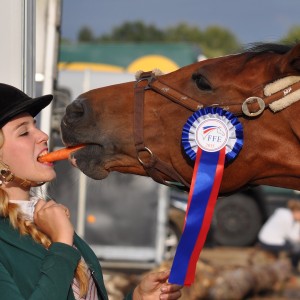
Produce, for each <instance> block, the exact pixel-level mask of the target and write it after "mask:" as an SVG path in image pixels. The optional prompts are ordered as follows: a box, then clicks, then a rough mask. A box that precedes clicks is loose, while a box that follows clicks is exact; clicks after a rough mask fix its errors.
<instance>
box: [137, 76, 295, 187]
mask: <svg viewBox="0 0 300 300" xmlns="http://www.w3.org/2000/svg"><path fill="white" fill-rule="evenodd" d="M299 89H300V81H297V82H295V83H293V84H291V85H290V86H289V87H288V88H285V89H281V90H278V91H275V92H274V93H273V94H272V95H267V96H265V97H264V98H260V97H256V96H252V97H249V98H247V99H246V100H244V102H243V103H228V104H226V105H224V104H210V105H204V104H201V103H199V101H196V100H195V99H193V98H191V97H189V96H187V95H185V94H183V93H181V92H179V91H177V90H176V89H174V88H172V87H170V86H168V85H167V84H166V83H164V82H162V81H161V80H160V79H159V77H157V76H156V75H155V74H154V73H153V72H152V71H149V72H142V73H141V74H140V75H139V78H138V80H137V82H136V84H135V87H134V92H135V95H134V102H135V104H134V125H133V126H134V127H133V131H134V140H135V147H136V151H137V158H138V160H139V162H140V163H141V165H142V166H143V167H144V169H145V171H146V173H147V174H148V175H149V176H150V177H152V179H154V180H155V181H157V182H159V183H162V184H165V185H168V186H177V187H181V188H183V189H184V187H186V188H189V187H190V184H189V183H188V182H187V181H186V180H185V179H184V178H183V177H182V176H181V175H180V174H179V173H178V172H177V171H176V170H174V169H173V168H172V167H170V166H169V165H167V164H166V163H164V162H163V161H161V160H160V159H159V158H157V157H156V156H155V154H154V153H153V152H152V151H151V150H150V149H149V148H148V147H147V146H146V145H145V143H144V124H143V122H144V98H145V92H146V91H147V90H153V91H155V92H157V93H158V94H160V95H162V96H164V97H166V98H167V99H169V100H171V101H173V102H175V103H177V104H179V105H181V106H182V107H185V108H186V109H188V110H190V111H191V112H195V111H197V110H199V109H201V108H204V107H216V106H217V107H220V108H222V109H224V110H227V111H230V112H231V113H232V114H234V115H235V116H237V117H241V116H244V117H245V116H246V117H250V118H251V117H257V116H259V115H260V114H262V112H263V111H264V110H265V109H266V108H268V107H269V106H271V104H272V103H274V102H276V101H278V100H279V99H281V98H283V97H286V95H287V93H290V92H291V91H295V90H299ZM142 152H144V153H147V154H148V156H149V159H148V161H147V162H145V160H143V159H142V158H141V153H142ZM162 174H165V175H167V176H168V177H170V178H172V179H173V180H175V182H173V181H165V180H164V179H163V178H162Z"/></svg>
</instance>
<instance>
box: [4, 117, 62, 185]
mask: <svg viewBox="0 0 300 300" xmlns="http://www.w3.org/2000/svg"><path fill="white" fill-rule="evenodd" d="M2 131H3V135H4V144H3V146H2V148H1V149H0V158H1V160H2V161H3V162H4V163H5V164H7V165H8V166H9V168H10V170H11V172H12V173H13V174H15V175H16V176H17V177H20V178H22V179H27V180H30V181H35V182H41V181H43V182H48V181H51V180H52V179H54V178H55V176H56V174H55V171H54V168H53V164H52V163H40V162H38V160H37V158H38V157H39V155H41V154H42V153H44V152H48V147H47V141H48V135H47V134H45V133H44V132H42V131H41V130H39V129H38V128H37V127H36V124H35V120H34V119H33V117H32V116H31V115H29V114H28V113H23V114H20V115H18V116H17V117H15V118H13V119H12V120H11V121H9V122H8V123H7V124H5V125H4V126H3V127H2Z"/></svg>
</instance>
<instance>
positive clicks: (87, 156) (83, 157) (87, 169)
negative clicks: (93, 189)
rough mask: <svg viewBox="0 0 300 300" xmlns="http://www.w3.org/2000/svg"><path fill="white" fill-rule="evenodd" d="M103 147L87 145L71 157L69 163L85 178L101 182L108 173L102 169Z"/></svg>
mask: <svg viewBox="0 0 300 300" xmlns="http://www.w3.org/2000/svg"><path fill="white" fill-rule="evenodd" d="M103 156H104V152H103V147H102V146H101V145H98V144H87V145H86V146H85V147H83V148H82V149H79V150H77V151H76V152H74V153H73V154H72V155H71V163H72V165H73V166H75V167H77V168H78V169H79V170H80V171H81V172H83V173H84V174H85V175H86V176H88V177H90V178H92V179H96V180H101V179H104V178H106V177H107V176H108V173H109V171H108V170H106V169H105V168H104V162H103V159H102V158H103Z"/></svg>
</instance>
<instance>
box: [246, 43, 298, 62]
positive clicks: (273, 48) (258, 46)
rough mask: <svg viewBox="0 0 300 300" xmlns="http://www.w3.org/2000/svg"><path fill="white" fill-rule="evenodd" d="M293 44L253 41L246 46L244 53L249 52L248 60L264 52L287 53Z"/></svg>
mask: <svg viewBox="0 0 300 300" xmlns="http://www.w3.org/2000/svg"><path fill="white" fill-rule="evenodd" d="M292 47H293V45H285V44H275V43H253V44H249V45H248V46H246V47H245V49H244V53H247V54H248V57H247V60H250V59H252V58H253V57H256V56H258V55H261V54H264V53H276V54H285V53H287V52H288V51H289V50H291V49H292Z"/></svg>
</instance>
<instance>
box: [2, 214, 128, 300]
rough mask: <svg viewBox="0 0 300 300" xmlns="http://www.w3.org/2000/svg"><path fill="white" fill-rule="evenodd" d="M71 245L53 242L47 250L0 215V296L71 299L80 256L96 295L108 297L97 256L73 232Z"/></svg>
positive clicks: (15, 299) (16, 299)
mask: <svg viewBox="0 0 300 300" xmlns="http://www.w3.org/2000/svg"><path fill="white" fill-rule="evenodd" d="M74 245H75V246H76V248H77V249H76V248H74V247H71V246H69V245H66V244H63V243H53V244H52V245H51V246H50V248H49V249H48V250H47V249H45V248H44V247H43V246H42V245H40V244H38V243H36V242H35V241H34V240H33V239H32V238H31V237H30V236H21V235H20V234H19V232H18V231H17V230H15V229H14V228H13V227H12V226H11V225H10V224H9V220H8V219H6V218H2V217H0V300H2V299H3V300H7V299H13V300H21V299H31V300H41V299H43V300H75V298H74V295H73V291H72V288H71V284H72V281H73V277H74V271H75V269H76V266H77V264H78V261H79V260H80V258H81V256H82V257H83V258H84V260H85V261H86V263H87V264H88V265H89V267H90V270H91V272H92V274H93V278H94V280H95V282H96V284H97V286H98V297H99V299H102V300H108V296H107V292H106V289H105V286H104V282H103V276H102V270H101V266H100V264H99V261H98V258H97V257H96V255H95V254H94V252H93V251H92V249H91V248H90V247H89V246H88V245H87V244H86V243H85V242H84V241H83V240H82V239H81V238H80V237H79V236H77V235H76V234H75V236H74ZM131 298H132V295H131V294H130V295H128V296H127V297H126V299H128V300H129V299H131Z"/></svg>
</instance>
